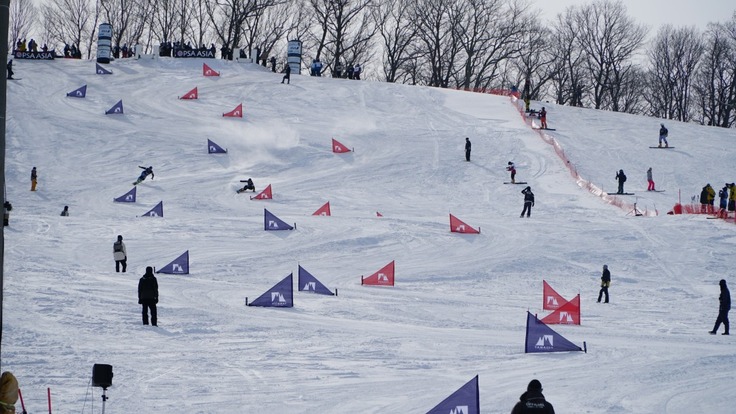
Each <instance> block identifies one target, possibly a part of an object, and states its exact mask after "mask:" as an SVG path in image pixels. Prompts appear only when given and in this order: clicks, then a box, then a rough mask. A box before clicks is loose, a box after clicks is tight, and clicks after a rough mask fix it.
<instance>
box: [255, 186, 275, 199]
mask: <svg viewBox="0 0 736 414" xmlns="http://www.w3.org/2000/svg"><path fill="white" fill-rule="evenodd" d="M272 198H273V194H272V192H271V184H269V185H268V186H267V187H266V188H264V189H263V191H261V192H260V193H258V194H256V195H254V196H253V197H251V198H250V199H251V200H270V199H272Z"/></svg>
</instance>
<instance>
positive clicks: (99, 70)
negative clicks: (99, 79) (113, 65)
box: [95, 63, 112, 75]
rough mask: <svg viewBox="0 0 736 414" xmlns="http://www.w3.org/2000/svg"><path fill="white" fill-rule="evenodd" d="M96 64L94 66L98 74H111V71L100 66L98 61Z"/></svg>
mask: <svg viewBox="0 0 736 414" xmlns="http://www.w3.org/2000/svg"><path fill="white" fill-rule="evenodd" d="M96 65H97V67H96V68H95V71H96V72H97V74H98V75H112V71H110V70H107V69H105V68H103V67H102V66H100V64H99V63H97V64H96Z"/></svg>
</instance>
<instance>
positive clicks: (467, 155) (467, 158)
mask: <svg viewBox="0 0 736 414" xmlns="http://www.w3.org/2000/svg"><path fill="white" fill-rule="evenodd" d="M470 147H471V144H470V138H468V137H465V161H470Z"/></svg>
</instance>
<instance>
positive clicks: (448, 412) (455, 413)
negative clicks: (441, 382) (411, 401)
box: [427, 375, 480, 414]
mask: <svg viewBox="0 0 736 414" xmlns="http://www.w3.org/2000/svg"><path fill="white" fill-rule="evenodd" d="M479 413H480V393H479V391H478V376H477V375H476V376H475V378H473V379H472V380H470V381H468V383H467V384H465V385H463V386H462V387H460V389H458V390H457V391H455V392H454V393H452V394H451V395H450V396H449V397H447V398H445V400H444V401H442V402H441V403H439V404H437V406H436V407H434V408H433V409H431V410H429V411H427V414H479Z"/></svg>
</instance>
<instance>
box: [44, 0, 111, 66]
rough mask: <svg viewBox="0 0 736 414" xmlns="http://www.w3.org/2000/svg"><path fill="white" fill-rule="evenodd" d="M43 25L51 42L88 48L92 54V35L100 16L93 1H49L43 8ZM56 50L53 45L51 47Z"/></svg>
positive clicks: (88, 51) (88, 53)
mask: <svg viewBox="0 0 736 414" xmlns="http://www.w3.org/2000/svg"><path fill="white" fill-rule="evenodd" d="M41 7H42V8H41V16H42V24H43V27H44V30H45V32H46V34H47V36H48V40H49V41H54V42H56V43H57V44H59V43H60V44H66V43H69V42H71V43H73V44H76V45H79V47H80V49H81V47H82V45H86V46H87V47H86V48H87V57H88V58H89V55H90V54H91V49H92V48H91V45H92V42H93V39H92V33H94V31H95V25H96V24H97V19H98V16H99V14H98V13H96V12H97V11H98V10H97V8H96V7H94V6H93V4H92V2H91V0H49V1H48V2H47V3H45V4H44V5H43V6H41ZM51 46H52V47H51V48H52V49H53V48H54V47H53V46H54V45H53V44H52V45H51Z"/></svg>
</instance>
